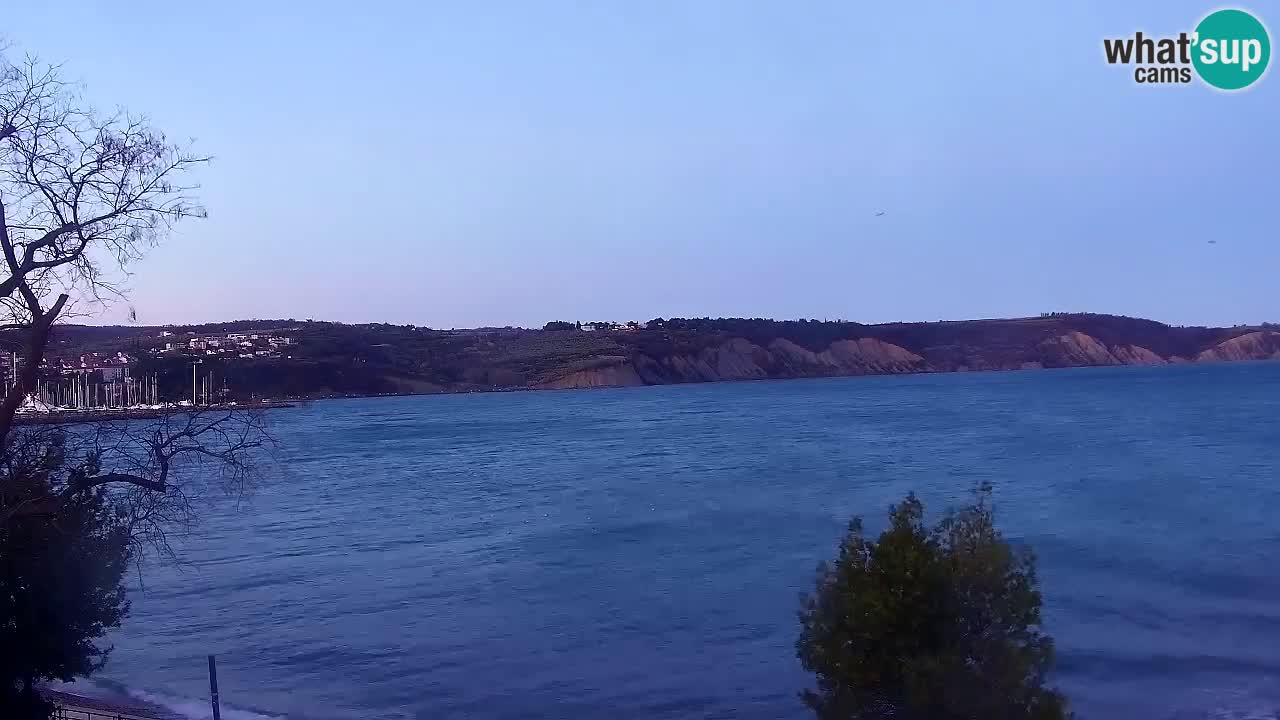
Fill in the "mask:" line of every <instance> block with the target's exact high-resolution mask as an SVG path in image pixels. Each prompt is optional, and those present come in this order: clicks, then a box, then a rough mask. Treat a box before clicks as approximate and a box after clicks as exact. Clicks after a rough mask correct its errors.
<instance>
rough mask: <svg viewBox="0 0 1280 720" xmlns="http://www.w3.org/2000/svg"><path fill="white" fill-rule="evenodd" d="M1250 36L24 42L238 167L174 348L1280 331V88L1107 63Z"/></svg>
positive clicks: (930, 18)
mask: <svg viewBox="0 0 1280 720" xmlns="http://www.w3.org/2000/svg"><path fill="white" fill-rule="evenodd" d="M1218 7H1219V6H1218V5H1216V4H1212V3H1206V2H1183V1H1181V0H1176V1H1173V0H1141V1H1129V2H1123V3H1116V2H1106V1H1102V0H1097V1H1094V0H1080V1H1078V2H1060V3H1039V2H1026V0H1016V1H1010V2H982V3H970V2H956V1H955V0H943V1H939V2H909V3H891V2H881V3H855V2H848V1H847V0H841V1H836V2H822V1H820V0H806V1H804V2H781V1H780V2H767V3H766V2H749V1H746V0H725V1H718V0H698V1H697V2H689V1H687V0H686V1H679V2H677V1H670V2H666V1H658V0H654V1H649V2H632V1H626V2H624V1H622V0H613V1H606V0H600V1H599V2H590V3H581V2H557V1H554V0H532V1H528V0H520V1H516V0H511V1H509V2H501V1H494V2H475V3H464V2H453V3H442V2H441V3H437V2H410V1H408V0H396V1H385V2H384V1H382V0H365V1H364V2H359V3H350V2H344V3H328V2H320V1H316V2H306V3H302V2H298V3H285V2H261V1H260V0H259V1H257V2H240V1H239V0H224V1H221V2H218V3H174V2H171V0H165V1H164V2H148V1H145V0H144V1H140V2H130V3H127V4H121V3H99V2H77V3H70V2H58V1H57V0H48V1H47V2H40V3H19V4H16V5H12V6H11V7H6V9H5V13H4V19H3V22H2V23H0V35H3V36H4V37H5V38H6V39H7V41H8V42H9V43H10V45H11V49H10V51H9V52H10V55H13V54H14V53H15V52H16V53H32V54H37V55H39V56H40V57H41V58H42V59H45V60H49V61H54V62H58V63H62V65H63V69H64V73H65V74H66V75H67V76H69V77H70V78H72V79H75V80H79V81H82V82H83V83H84V86H85V88H86V89H85V95H86V96H87V97H88V98H90V99H91V100H92V102H93V103H94V105H95V106H98V107H101V108H111V107H115V106H123V107H125V108H128V109H129V110H131V111H135V112H144V113H146V114H147V115H149V116H150V118H151V119H152V121H153V122H154V124H155V126H156V127H158V128H161V129H163V130H164V131H166V133H167V134H168V135H169V136H170V137H171V138H193V139H194V140H195V147H196V148H197V149H199V150H200V151H202V152H206V153H209V154H211V155H212V156H214V158H215V159H214V162H213V163H212V164H211V165H210V166H208V167H207V168H204V169H203V170H201V171H200V172H199V175H198V177H197V179H198V180H199V181H200V183H201V185H202V190H201V192H200V197H201V199H202V200H203V203H204V205H205V206H206V207H207V208H208V210H209V218H208V219H207V220H203V221H195V222H188V223H184V224H182V225H180V226H179V227H178V229H177V231H176V232H175V233H174V234H173V235H171V236H170V237H169V238H168V239H167V240H166V241H165V242H164V243H163V244H162V245H161V246H160V247H158V248H156V249H155V250H153V251H152V252H151V254H150V255H149V256H148V257H147V258H146V259H145V260H144V261H143V262H141V263H139V264H137V265H135V266H134V267H133V268H132V271H133V274H132V276H131V277H130V278H129V280H128V283H127V285H128V287H129V289H130V302H131V304H132V306H133V307H134V308H136V311H137V315H138V322H141V323H143V324H160V323H189V322H205V321H218V320H230V319H240V318H277V317H292V318H315V319H325V320H337V321H344V322H390V323H396V324H415V325H426V326H431V327H440V328H448V327H474V326H484V325H496V326H502V325H520V326H526V327H529V326H541V325H542V324H543V323H545V322H547V321H549V320H555V319H566V320H581V321H589V320H617V321H625V320H631V319H635V320H647V319H650V318H653V317H676V316H681V317H700V316H711V317H717V316H746V317H774V318H795V317H807V318H818V319H823V318H828V319H836V318H844V319H849V320H857V321H861V322H889V321H899V320H903V321H920V320H938V319H963V318H980V317H1009V316H1024V315H1034V314H1038V313H1041V312H1048V311H1091V312H1109V313H1117V314H1125V315H1135V316H1141V317H1149V318H1153V319H1157V320H1161V321H1164V322H1169V323H1172V324H1214V325H1231V324H1237V323H1256V322H1261V321H1280V302H1277V298H1278V297H1280V294H1277V270H1278V269H1280V242H1277V240H1278V239H1280V238H1277V234H1276V228H1277V227H1278V226H1280V201H1278V200H1277V194H1276V192H1277V183H1276V177H1275V176H1276V171H1277V167H1280V164H1278V161H1280V136H1278V135H1277V132H1276V118H1277V117H1280V112H1278V111H1280V76H1277V73H1276V71H1274V70H1273V71H1270V72H1268V75H1267V76H1265V77H1263V78H1262V80H1260V81H1259V82H1258V83H1257V84H1255V85H1254V86H1253V87H1251V88H1250V89H1248V90H1246V91H1243V92H1237V93H1223V92H1218V91H1215V90H1213V89H1211V88H1209V87H1207V86H1205V85H1204V84H1201V83H1199V82H1196V83H1193V84H1192V85H1189V86H1177V85H1174V86H1142V85H1138V84H1136V83H1135V82H1134V81H1133V76H1132V69H1131V68H1129V69H1126V68H1124V67H1114V66H1108V65H1107V64H1106V63H1105V61H1104V58H1103V52H1102V40H1103V38H1104V37H1124V36H1129V35H1132V33H1133V32H1134V31H1135V30H1144V31H1145V32H1147V33H1149V34H1165V35H1174V34H1176V33H1178V32H1180V31H1184V30H1186V31H1190V30H1191V29H1193V28H1194V26H1195V24H1196V23H1197V22H1198V21H1199V19H1200V18H1201V17H1203V16H1204V15H1205V14H1207V13H1208V12H1210V11H1212V10H1214V9H1217V8H1218ZM1238 7H1243V8H1245V9H1250V10H1254V11H1255V12H1256V14H1257V15H1258V16H1259V17H1260V18H1261V19H1262V20H1263V22H1270V23H1272V25H1270V27H1271V28H1272V35H1273V37H1274V35H1275V32H1276V30H1275V29H1274V28H1280V6H1277V5H1274V4H1265V5H1264V4H1262V3H1261V2H1258V3H1257V4H1256V5H1254V6H1249V5H1241V6H1238ZM126 8H127V9H126ZM880 211H883V215H878V214H877V213H878V212H880ZM1210 239H1213V240H1216V241H1217V242H1216V243H1213V244H1211V243H1209V242H1208V241H1209V240H1210ZM125 313H126V310H125V308H124V305H123V304H117V305H115V306H114V307H111V308H107V309H106V310H104V311H103V312H102V313H100V314H99V315H98V321H99V322H123V321H124V320H125Z"/></svg>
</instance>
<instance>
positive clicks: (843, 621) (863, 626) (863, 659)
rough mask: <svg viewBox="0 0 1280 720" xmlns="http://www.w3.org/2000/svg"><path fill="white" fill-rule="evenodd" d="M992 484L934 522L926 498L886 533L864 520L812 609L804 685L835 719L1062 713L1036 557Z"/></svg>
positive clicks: (804, 633)
mask: <svg viewBox="0 0 1280 720" xmlns="http://www.w3.org/2000/svg"><path fill="white" fill-rule="evenodd" d="M990 497H991V488H990V486H989V485H983V486H981V487H979V488H978V489H977V490H976V491H975V498H974V501H973V502H972V504H970V505H968V506H967V507H964V508H962V509H960V510H955V511H951V512H949V513H948V514H947V515H946V516H945V517H944V518H942V520H941V521H939V522H938V523H937V524H936V525H934V526H933V527H932V528H930V527H926V525H925V523H924V505H923V504H922V503H921V502H920V500H919V499H918V498H917V497H916V496H915V495H914V494H911V495H908V496H907V498H906V499H905V500H904V501H903V502H902V503H901V504H898V505H894V506H892V507H890V509H889V526H888V528H887V529H886V530H885V531H884V532H883V533H881V534H880V536H879V537H878V538H876V539H874V540H872V539H869V538H868V537H867V536H866V535H865V534H864V531H863V527H862V521H861V519H858V518H855V519H854V520H853V521H852V522H850V524H849V529H848V532H847V534H846V535H845V537H844V539H843V541H842V542H841V543H840V550H839V556H838V557H837V558H836V560H835V562H834V563H832V564H825V563H824V564H823V565H822V566H821V567H820V568H819V570H818V577H817V587H816V589H815V591H814V592H813V594H811V595H808V596H806V597H805V599H804V601H803V604H802V608H801V611H800V624H801V632H800V638H799V640H798V641H797V643H796V651H797V655H798V656H799V658H800V662H801V664H802V665H803V666H804V668H805V669H806V670H808V671H810V672H813V673H814V674H815V675H816V681H817V688H816V690H806V691H804V692H803V693H802V699H803V700H804V702H805V704H807V705H808V706H809V707H810V708H812V709H813V710H814V712H815V713H816V714H817V716H818V717H819V718H823V719H824V720H828V719H832V720H833V719H835V718H842V719H843V718H855V719H857V720H881V719H884V720H888V719H889V718H893V719H894V720H951V719H953V718H954V719H956V720H960V719H961V718H963V719H965V720H971V719H975V718H980V719H981V720H1052V719H1057V718H1065V717H1069V715H1068V713H1067V703H1066V699H1065V698H1064V697H1063V695H1062V694H1061V693H1059V692H1058V691H1057V690H1055V689H1053V688H1051V687H1049V686H1048V685H1047V675H1048V673H1049V671H1050V669H1051V667H1052V665H1053V658H1054V651H1053V640H1052V639H1051V638H1050V637H1049V636H1048V635H1046V634H1044V632H1043V631H1042V630H1041V618H1040V605H1041V596H1040V592H1039V590H1038V582H1037V578H1036V570H1035V558H1034V556H1033V555H1032V554H1031V553H1030V552H1029V551H1023V552H1019V551H1017V550H1015V549H1014V548H1012V547H1011V546H1010V545H1009V543H1008V542H1007V541H1005V539H1004V538H1003V537H1002V535H1001V534H1000V531H999V530H997V529H996V526H995V522H994V515H993V512H992V507H991V502H990Z"/></svg>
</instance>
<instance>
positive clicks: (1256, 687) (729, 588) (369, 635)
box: [75, 362, 1280, 720]
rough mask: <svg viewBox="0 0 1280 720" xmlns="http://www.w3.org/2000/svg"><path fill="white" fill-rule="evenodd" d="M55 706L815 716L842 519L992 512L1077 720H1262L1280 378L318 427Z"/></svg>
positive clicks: (211, 526)
mask: <svg viewBox="0 0 1280 720" xmlns="http://www.w3.org/2000/svg"><path fill="white" fill-rule="evenodd" d="M269 417H270V421H271V428H272V433H273V434H274V436H275V438H276V439H277V441H278V443H279V448H278V450H277V451H276V453H275V455H274V457H273V459H272V461H271V462H270V463H269V464H268V466H266V469H265V471H264V473H263V475H262V477H261V480H260V483H259V486H258V488H257V490H256V492H255V493H254V494H253V495H252V496H250V497H248V498H244V499H228V500H225V501H219V502H217V503H214V504H212V505H210V506H209V507H206V508H205V509H204V510H203V514H202V520H201V523H200V525H199V526H198V528H196V530H195V531H194V532H193V533H192V534H191V535H190V536H189V537H187V538H185V539H183V540H182V541H181V542H180V543H179V547H178V550H179V555H180V560H181V562H180V563H177V564H175V563H160V562H150V563H148V564H147V566H146V567H145V568H143V570H142V572H141V573H137V574H131V576H130V577H131V579H130V583H131V586H132V590H131V595H130V597H131V599H132V613H131V614H130V616H129V617H128V619H127V620H126V621H125V622H124V624H123V626H122V627H120V628H119V629H118V630H116V631H113V632H111V633H110V635H109V636H108V638H107V641H108V642H110V643H111V644H113V645H114V648H115V649H114V651H113V653H112V654H111V657H110V660H109V662H108V664H107V666H106V667H105V668H104V669H103V670H102V671H101V672H100V673H98V675H97V676H95V678H94V679H93V680H91V681H87V682H81V683H77V684H76V686H75V689H78V690H80V691H84V692H91V693H95V694H105V695H113V694H114V695H120V696H128V697H131V698H135V699H141V700H146V701H149V702H152V703H157V704H161V705H164V706H166V707H168V708H170V709H171V710H173V711H175V712H177V713H180V714H181V715H183V716H185V717H190V718H208V717H211V716H212V709H211V706H210V703H209V686H208V663H207V656H208V655H216V657H217V668H218V679H219V685H220V691H221V707H222V717H223V718H226V719H227V720H263V719H268V718H289V719H296V720H357V719H359V720H366V719H373V718H388V719H395V720H406V719H410V718H413V719H422V720H425V719H428V718H430V719H436V718H522V719H524V718H528V719H535V718H556V719H566V718H761V719H763V718H769V719H775V718H804V717H808V716H809V711H808V710H807V709H806V708H805V707H804V706H803V704H802V703H801V702H800V700H799V699H798V692H799V691H800V690H801V689H803V688H805V687H808V686H809V685H810V683H811V677H810V676H808V675H807V674H806V673H805V672H804V671H803V669H802V668H801V667H800V664H799V662H798V661H797V660H796V657H795V640H796V636H797V632H798V629H799V623H798V619H797V610H798V608H799V601H800V596H801V594H802V593H804V592H805V591H807V590H809V589H810V588H811V587H812V585H813V580H814V573H815V568H816V567H817V565H818V563H819V562H820V561H822V560H824V559H828V558H831V557H832V556H833V554H834V552H835V549H836V545H837V543H838V541H839V539H840V537H841V535H842V533H843V532H844V529H845V527H846V525H847V523H848V522H849V520H850V518H851V517H853V516H861V517H863V518H864V519H865V521H866V524H867V526H868V528H869V529H871V530H873V531H878V530H879V529H880V528H882V527H883V526H884V524H885V513H886V509H887V508H888V506H889V505H890V504H891V503H894V502H896V501H898V500H900V499H901V498H902V497H903V496H904V495H905V494H906V493H907V492H909V491H914V492H916V493H917V494H918V495H919V496H920V497H921V498H922V499H923V501H924V502H925V504H926V509H927V512H928V513H930V514H931V515H932V516H934V517H936V516H937V515H938V514H939V513H941V512H942V511H943V510H944V509H945V508H947V507H949V506H954V505H956V504H958V503H962V502H964V501H966V499H967V498H968V497H969V493H970V491H971V490H972V488H973V487H974V486H975V485H976V484H978V483H982V482H990V483H991V484H992V485H993V486H994V501H995V507H996V512H997V522H998V524H999V526H1000V528H1001V529H1002V530H1003V532H1004V534H1005V536H1006V537H1007V538H1008V539H1009V540H1010V541H1012V542H1013V543H1015V544H1017V545H1019V546H1023V547H1027V548H1029V549H1031V550H1032V551H1034V553H1035V554H1036V556H1037V557H1038V568H1039V575H1040V581H1041V589H1042V591H1043V595H1044V618H1045V629H1046V630H1047V631H1048V632H1049V633H1050V634H1051V635H1052V636H1053V637H1054V638H1055V640H1056V644H1057V666H1056V670H1055V671H1054V674H1053V682H1054V683H1055V684H1056V685H1057V686H1058V687H1060V688H1061V689H1062V690H1063V691H1064V692H1065V693H1066V694H1067V696H1068V697H1069V698H1070V701H1071V707H1072V708H1073V709H1074V710H1075V711H1076V712H1077V713H1078V715H1079V717H1081V718H1084V719H1085V720H1089V719H1096V720H1113V719H1115V720H1119V719H1125V720H1129V719H1132V718H1152V719H1157V720H1159V719H1168V720H1174V719H1179V720H1181V719H1187V720H1190V719H1197V720H1199V719H1208V718H1222V719H1227V718H1230V719H1244V718H1259V719H1261V718H1272V719H1274V718H1277V717H1280V362H1272V363H1266V362H1263V363H1242V364H1220V365H1184V366H1174V367H1160V368H1135V367H1120V368H1085V369H1070V370H1035V371H1022V372H1003V373H954V374H931V375H912V376H884V377H859V378H839V379H814V380H784V381H761V382H731V383H717V384H702V385H674V386H662V387H644V388H625V389H623V388H619V389H602V390H579V391H546V392H520V393H491V394H466V395H438V396H423V397H398V398H373V399H348V400H332V401H321V402H315V403H312V404H309V405H307V406H305V407H299V408H296V409H287V410H273V411H270V416H269Z"/></svg>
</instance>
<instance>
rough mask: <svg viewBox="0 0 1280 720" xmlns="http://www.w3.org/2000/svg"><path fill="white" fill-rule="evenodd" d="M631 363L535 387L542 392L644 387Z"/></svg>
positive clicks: (591, 370)
mask: <svg viewBox="0 0 1280 720" xmlns="http://www.w3.org/2000/svg"><path fill="white" fill-rule="evenodd" d="M644 384H645V382H644V380H642V379H641V378H640V376H639V375H638V374H637V373H636V369H635V368H634V367H632V366H631V363H627V362H623V363H620V364H618V365H612V366H608V367H597V368H590V369H587V370H577V371H574V372H571V373H569V374H568V375H565V376H564V377H560V378H556V379H555V380H550V381H548V382H544V383H540V384H538V385H535V386H534V387H536V388H539V389H542V390H571V389H579V388H597V387H630V386H635V385H644Z"/></svg>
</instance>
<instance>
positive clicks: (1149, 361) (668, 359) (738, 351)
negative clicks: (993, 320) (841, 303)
mask: <svg viewBox="0 0 1280 720" xmlns="http://www.w3.org/2000/svg"><path fill="white" fill-rule="evenodd" d="M948 350H949V348H945V347H944V348H940V349H934V350H930V349H928V348H926V349H925V350H924V351H923V352H921V353H917V352H913V351H911V350H909V349H907V348H904V347H902V346H900V345H896V344H894V343H891V342H887V341H885V340H882V339H877V338H870V337H863V338H850V339H845V340H836V341H834V342H831V343H830V344H828V345H827V346H826V347H825V348H822V349H821V350H818V351H814V350H811V349H809V348H806V347H803V346H801V345H800V344H798V343H796V342H793V341H791V340H788V339H785V338H776V339H774V340H772V341H771V342H770V343H769V344H768V346H767V347H761V346H760V345H757V344H755V343H753V342H751V341H749V340H746V339H744V338H731V339H728V340H726V341H724V342H721V343H720V344H717V345H714V346H711V347H707V348H704V349H702V350H700V351H697V352H685V353H672V354H668V355H661V354H646V353H637V354H633V355H631V356H626V357H623V356H616V357H601V358H596V359H594V360H593V361H589V362H588V363H586V364H584V365H582V366H579V367H578V368H575V369H572V370H571V371H569V372H567V373H566V374H565V375H563V376H561V377H558V378H554V379H552V380H549V381H546V382H542V383H539V384H537V385H536V386H535V387H539V388H588V387H618V386H628V385H663V384H669V383H686V382H716V381H721V380H762V379H767V378H797V377H834V376H850V375H888V374H901V373H919V372H963V371H968V370H1020V369H1021V370H1029V369H1038V368H1062V367H1090V366H1110V365H1165V364H1172V363H1186V362H1224V361H1238V360H1260V359H1278V360H1280V332H1275V331H1271V330H1264V331H1257V332H1250V333H1246V334H1243V335H1240V336H1237V337H1234V338H1230V339H1228V340H1224V341H1222V342H1219V343H1216V344H1214V345H1213V346H1212V347H1209V348H1207V349H1205V350H1204V351H1202V352H1200V353H1199V354H1198V355H1195V357H1193V358H1186V357H1181V356H1177V355H1172V356H1169V357H1162V356H1161V355H1159V354H1158V353H1156V352H1154V351H1153V350H1151V349H1150V348H1146V347H1143V346H1141V345H1134V344H1127V343H1121V344H1115V345H1107V344H1106V343H1104V342H1102V341H1101V340H1099V339H1098V338H1096V337H1093V336H1091V335H1088V334H1086V333H1083V332H1080V331H1076V330H1071V331H1067V332H1061V333H1059V334H1054V335H1050V336H1049V337H1047V338H1045V339H1043V340H1041V341H1040V342H1038V343H1035V344H1034V345H1030V346H1023V347H1021V348H1013V349H1012V350H1009V352H1008V353H1007V354H1006V355H1005V356H1004V357H1003V359H1001V358H1000V357H999V356H995V357H992V356H981V355H974V354H972V353H968V354H959V355H957V354H955V353H950V352H948Z"/></svg>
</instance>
